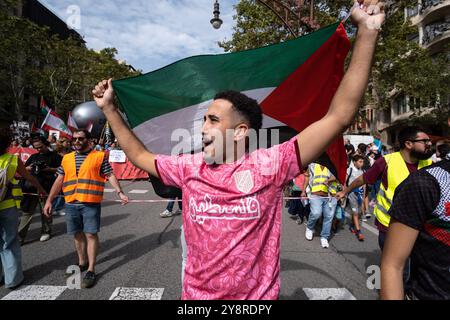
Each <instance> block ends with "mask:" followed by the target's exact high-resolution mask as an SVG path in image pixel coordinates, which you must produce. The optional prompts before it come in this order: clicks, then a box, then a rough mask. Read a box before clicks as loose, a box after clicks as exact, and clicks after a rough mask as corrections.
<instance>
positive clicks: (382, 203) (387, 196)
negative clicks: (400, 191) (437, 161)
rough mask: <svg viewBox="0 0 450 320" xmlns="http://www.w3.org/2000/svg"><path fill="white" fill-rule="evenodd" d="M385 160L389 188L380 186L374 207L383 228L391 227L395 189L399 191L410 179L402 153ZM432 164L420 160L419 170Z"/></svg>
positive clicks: (389, 155)
mask: <svg viewBox="0 0 450 320" xmlns="http://www.w3.org/2000/svg"><path fill="white" fill-rule="evenodd" d="M384 159H385V160H386V165H387V181H388V186H387V189H386V188H385V187H384V185H383V183H382V184H381V185H380V190H379V191H378V194H377V203H376V205H375V207H374V210H373V213H374V215H375V216H376V218H377V220H378V221H379V222H380V223H381V224H382V225H383V226H385V227H389V223H390V222H391V216H390V215H389V213H388V212H389V209H390V208H391V205H392V199H393V198H394V193H395V189H397V186H398V185H400V183H402V182H403V180H405V179H406V178H408V176H409V170H408V167H407V166H406V163H405V160H403V157H402V155H401V153H400V152H395V153H392V154H388V155H386V156H384ZM431 163H432V162H431V159H429V160H420V161H419V167H418V169H422V168H423V167H427V166H429V165H430V164H431Z"/></svg>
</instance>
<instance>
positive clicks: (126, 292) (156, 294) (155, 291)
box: [109, 287, 164, 300]
mask: <svg viewBox="0 0 450 320" xmlns="http://www.w3.org/2000/svg"><path fill="white" fill-rule="evenodd" d="M163 293H164V289H163V288H123V287H119V288H116V290H115V291H114V293H113V294H112V295H111V297H110V298H109V300H161V298H162V296H163Z"/></svg>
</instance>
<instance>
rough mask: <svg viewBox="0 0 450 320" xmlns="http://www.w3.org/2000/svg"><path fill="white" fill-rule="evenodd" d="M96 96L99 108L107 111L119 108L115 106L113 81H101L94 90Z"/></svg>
mask: <svg viewBox="0 0 450 320" xmlns="http://www.w3.org/2000/svg"><path fill="white" fill-rule="evenodd" d="M92 94H93V95H94V100H95V102H96V103H97V106H98V107H99V108H100V109H102V111H103V112H105V111H113V110H116V109H117V107H116V106H115V105H114V89H113V86H112V79H109V80H103V81H100V82H99V83H98V84H97V85H96V86H95V88H94V90H92Z"/></svg>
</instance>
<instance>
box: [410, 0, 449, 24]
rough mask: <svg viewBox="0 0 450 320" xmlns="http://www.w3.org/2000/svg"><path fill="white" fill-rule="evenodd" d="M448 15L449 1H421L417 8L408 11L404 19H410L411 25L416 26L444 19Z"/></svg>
mask: <svg viewBox="0 0 450 320" xmlns="http://www.w3.org/2000/svg"><path fill="white" fill-rule="evenodd" d="M449 14H450V0H422V4H419V6H418V7H416V8H412V9H408V10H407V11H406V17H407V18H411V23H412V24H413V25H417V24H419V23H421V24H422V25H426V24H429V23H430V22H433V21H436V20H439V19H442V18H445V17H446V16H448V15H449Z"/></svg>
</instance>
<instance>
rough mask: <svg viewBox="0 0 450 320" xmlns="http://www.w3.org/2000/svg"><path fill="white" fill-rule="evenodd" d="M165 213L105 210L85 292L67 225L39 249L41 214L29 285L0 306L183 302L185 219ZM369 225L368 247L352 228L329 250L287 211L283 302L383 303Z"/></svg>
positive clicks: (27, 248) (148, 193)
mask: <svg viewBox="0 0 450 320" xmlns="http://www.w3.org/2000/svg"><path fill="white" fill-rule="evenodd" d="M122 185H123V186H125V190H126V192H127V193H129V192H130V191H133V190H138V191H137V192H142V193H133V194H129V196H130V198H132V199H158V197H157V196H156V195H155V193H154V191H153V188H152V187H151V185H150V184H149V183H148V182H144V181H140V182H135V183H132V184H130V182H126V181H124V182H122ZM139 190H141V191H139ZM144 192H145V193H144ZM105 198H107V199H115V193H106V194H105ZM177 207H178V205H176V208H177ZM164 209H165V203H152V204H148V203H147V204H129V205H127V206H121V205H120V204H117V203H112V202H108V203H104V204H103V207H102V229H101V232H100V239H101V248H100V255H99V257H98V264H97V270H96V271H97V274H98V277H99V278H98V282H97V284H96V286H95V287H94V288H91V289H81V290H77V289H75V290H71V289H68V288H66V279H65V278H64V276H63V274H64V272H65V270H66V268H67V266H69V265H72V264H76V263H77V256H76V253H75V249H74V246H73V239H72V238H71V237H70V236H68V235H66V234H65V232H66V226H65V221H64V217H55V218H54V226H53V237H52V239H50V240H49V241H48V242H45V243H41V242H39V237H40V219H39V215H38V214H36V215H35V217H34V220H33V223H32V225H31V228H30V231H29V233H28V236H27V239H26V240H27V241H26V243H25V244H24V246H23V247H22V255H23V268H24V274H25V278H26V280H25V282H24V283H23V285H22V286H21V287H20V288H18V289H17V290H15V291H10V290H7V289H5V288H4V287H0V299H35V298H38V299H57V300H73V299H88V300H90V299H92V300H108V299H119V298H122V299H163V300H177V299H179V298H180V296H181V277H180V272H181V246H180V240H179V238H180V226H181V216H174V217H172V218H166V219H163V218H160V217H159V213H160V212H162V211H164ZM370 220H372V221H370ZM370 220H369V222H368V225H369V227H368V228H369V229H370V230H368V229H366V228H365V229H364V234H365V236H366V241H364V242H359V241H357V240H356V238H355V236H354V235H353V234H351V233H350V232H349V231H348V226H346V228H345V229H344V230H342V231H341V232H339V233H338V234H337V235H334V236H333V237H332V239H331V240H330V248H329V249H323V248H322V247H321V246H320V241H319V237H317V236H316V237H315V238H314V240H313V241H311V242H309V241H307V240H306V239H305V237H304V233H305V225H298V224H297V223H295V221H293V220H291V219H290V218H289V215H288V213H287V209H283V232H282V248H281V294H280V299H284V300H286V299H294V300H306V299H358V300H361V299H362V300H374V299H378V293H377V292H376V290H370V289H368V287H367V285H366V282H367V278H368V275H367V273H366V270H367V268H368V267H370V266H372V265H378V264H379V259H380V253H379V250H378V245H377V236H376V232H375V229H374V228H373V218H372V219H370ZM127 288H128V289H127ZM129 288H133V289H129Z"/></svg>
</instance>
